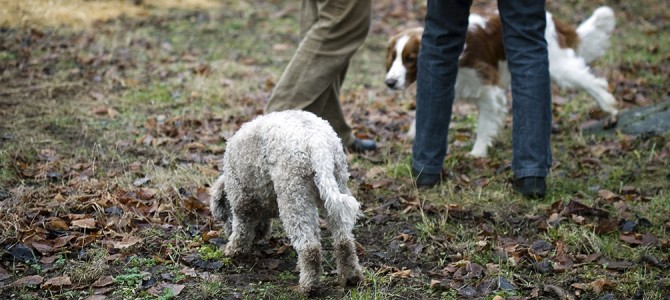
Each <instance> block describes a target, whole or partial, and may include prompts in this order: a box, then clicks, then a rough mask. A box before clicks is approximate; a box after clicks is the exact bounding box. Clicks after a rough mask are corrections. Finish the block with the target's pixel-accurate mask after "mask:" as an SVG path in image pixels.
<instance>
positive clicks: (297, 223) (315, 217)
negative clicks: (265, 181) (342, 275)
mask: <svg viewBox="0 0 670 300" xmlns="http://www.w3.org/2000/svg"><path fill="white" fill-rule="evenodd" d="M286 173H287V174H294V173H292V172H288V171H287V172H286ZM273 181H274V182H282V183H283V184H282V185H281V188H282V190H277V191H276V192H277V207H278V208H279V217H280V219H281V221H282V224H283V225H284V231H286V234H287V235H288V236H289V238H290V239H291V244H292V245H293V248H294V249H295V251H296V252H297V253H298V268H299V269H300V280H299V283H300V290H301V291H302V292H303V293H306V294H309V293H311V292H313V291H314V290H315V288H317V287H318V285H319V281H320V278H321V273H322V272H323V269H322V267H321V260H322V254H321V242H320V236H321V229H320V227H319V213H318V211H317V206H316V205H317V201H318V195H319V193H318V191H316V187H315V186H314V185H312V184H309V183H306V182H305V181H304V178H300V177H294V178H286V177H284V178H281V179H279V180H278V179H276V177H275V178H273Z"/></svg>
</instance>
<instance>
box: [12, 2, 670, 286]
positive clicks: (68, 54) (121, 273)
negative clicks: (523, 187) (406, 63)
mask: <svg viewBox="0 0 670 300" xmlns="http://www.w3.org/2000/svg"><path fill="white" fill-rule="evenodd" d="M109 1H112V0H109ZM114 1H115V0H114ZM29 2H30V1H29ZM33 2H34V1H33ZM97 2H106V1H102V0H100V1H84V3H89V4H90V3H93V4H94V3H97ZM120 2H122V3H123V4H124V5H136V6H137V7H135V9H136V10H128V11H133V12H136V13H128V12H125V15H119V16H117V17H105V18H104V19H105V20H103V21H95V20H91V19H90V18H88V19H85V20H86V22H79V21H81V20H84V19H81V18H80V19H77V20H79V21H78V23H75V24H72V23H68V22H67V20H68V19H67V18H65V19H64V20H60V21H62V22H61V23H58V22H59V19H56V18H55V17H53V16H52V15H49V16H51V17H49V18H48V20H49V22H41V21H39V20H40V19H39V15H37V16H33V15H30V16H29V15H28V14H27V13H26V11H23V10H19V11H11V10H8V9H10V8H12V6H3V7H5V8H4V10H3V11H2V15H3V16H13V19H12V18H5V19H4V20H8V21H7V22H4V21H3V23H1V26H2V28H0V87H1V88H0V211H1V212H0V299H45V298H48V299H105V298H106V299H170V298H177V297H179V298H183V299H262V298H271V299H275V298H279V299H295V298H300V297H302V295H300V294H299V293H298V292H297V290H296V286H297V279H298V272H297V270H296V269H295V263H296V255H295V252H294V250H293V249H292V248H291V247H290V245H289V241H288V239H287V237H286V236H285V234H284V233H283V231H282V229H281V226H275V229H274V231H273V237H272V238H271V239H270V240H269V241H266V242H263V243H261V244H259V245H258V247H257V251H255V252H254V253H253V254H251V255H248V256H246V257H241V258H229V257H225V256H224V255H223V254H222V245H224V244H225V242H226V241H225V239H224V238H222V237H221V227H220V225H221V224H220V222H218V221H217V220H214V219H213V218H212V217H211V215H210V213H209V211H208V192H207V188H208V186H209V184H211V183H212V182H213V180H214V179H215V178H216V176H218V173H219V166H218V161H219V159H220V158H221V157H222V154H223V152H224V151H225V145H226V143H225V141H226V139H227V138H229V137H230V136H231V135H232V134H233V133H234V132H235V130H237V128H239V126H240V124H242V123H243V122H245V121H247V120H250V119H251V118H253V117H254V116H255V115H258V114H260V113H262V109H263V106H264V104H265V103H266V101H267V98H268V96H269V94H270V92H271V90H272V87H273V86H274V83H275V82H276V81H277V79H278V77H279V75H280V74H281V71H282V70H283V68H284V67H285V66H286V64H287V63H288V60H289V59H290V57H291V55H292V53H293V50H294V49H295V47H296V45H297V43H298V41H299V37H298V32H299V30H298V18H299V12H298V10H299V1H278V0H277V1H262V0H253V1H245V2H242V1H225V0H224V1H221V2H219V5H215V6H209V5H210V4H211V3H210V2H211V1H201V2H207V3H208V6H206V7H197V6H195V7H188V6H184V7H182V6H170V7H162V6H160V5H158V4H156V3H160V2H156V1H120ZM184 2H188V1H184ZM373 2H374V4H373V5H374V12H373V25H372V29H371V31H370V36H369V37H368V39H367V41H366V43H365V44H364V45H363V47H362V48H361V49H360V51H359V52H358V53H357V54H356V56H355V57H354V59H353V61H352V64H351V66H350V69H349V74H348V77H347V80H346V83H345V85H344V87H343V93H342V103H343V106H344V110H345V113H346V116H347V118H348V119H349V120H350V121H351V124H352V126H353V127H354V128H355V130H356V131H357V133H358V134H359V135H360V136H361V137H374V138H376V139H377V140H378V141H379V146H380V150H379V151H377V152H374V153H368V154H364V155H359V154H350V155H349V156H348V160H349V163H350V172H351V181H350V187H351V188H352V191H353V192H354V194H355V196H356V197H357V199H358V200H359V201H360V202H361V204H362V207H363V210H364V216H363V217H362V218H361V219H360V220H359V222H358V224H357V226H356V229H355V235H356V238H357V241H358V254H359V257H360V260H361V263H362V265H363V266H364V268H365V278H364V280H363V282H362V283H361V284H360V285H359V286H357V287H353V288H346V289H343V288H340V287H338V286H337V284H336V278H335V274H334V270H333V267H334V264H333V261H332V259H331V258H332V257H331V256H332V246H331V245H330V244H329V241H330V239H329V236H328V235H329V233H328V230H327V228H325V226H324V230H323V231H322V233H323V239H324V243H323V245H324V248H325V250H326V255H325V258H326V259H325V261H324V269H325V271H326V272H325V274H324V276H323V282H324V285H323V289H322V290H321V291H320V293H319V294H317V295H316V297H317V298H326V299H339V298H348V299H386V298H408V299H433V298H435V299H438V298H441V299H462V298H474V299H555V298H559V299H669V297H670V279H669V278H670V273H669V272H668V267H669V266H670V242H669V240H668V236H669V235H668V231H669V230H670V217H669V216H670V196H669V195H668V186H669V184H668V183H669V182H670V166H669V165H668V158H669V157H670V135H669V134H668V133H665V134H642V135H638V136H631V135H626V134H623V133H620V132H618V133H617V132H614V133H612V134H608V135H591V134H586V133H583V132H582V128H584V127H586V126H589V125H592V124H593V123H595V122H597V120H598V119H600V118H602V117H603V114H602V112H600V111H599V110H598V108H597V106H596V105H595V102H594V101H592V99H591V98H590V97H589V96H588V95H586V94H585V93H583V92H576V91H565V90H559V89H555V90H554V91H553V92H554V99H553V100H554V107H553V112H554V128H553V129H554V130H553V136H552V143H553V153H554V165H553V167H552V171H551V174H550V176H549V178H548V185H549V193H548V196H547V197H546V199H544V200H527V199H524V198H522V197H520V196H518V195H517V194H515V193H514V192H513V191H512V188H511V185H510V179H511V178H512V174H511V171H510V170H509V163H510V159H511V151H510V144H511V143H510V141H511V132H510V126H509V125H510V124H511V121H512V120H511V119H508V120H507V126H506V129H505V130H504V132H503V134H502V135H501V136H500V137H499V138H498V139H497V140H496V143H495V145H494V147H493V149H492V151H491V157H490V158H486V159H473V158H470V157H468V156H466V153H467V152H468V151H469V149H470V147H471V146H472V143H473V134H474V128H475V126H476V123H475V119H476V111H475V110H474V109H473V108H472V107H468V106H458V107H456V108H455V113H454V121H453V123H452V130H451V133H450V153H449V155H448V156H447V159H446V161H445V165H444V167H445V170H447V171H448V173H449V177H448V178H447V180H446V181H445V182H444V183H443V184H442V185H440V186H438V187H436V188H432V189H417V188H416V187H415V186H414V185H413V183H412V179H411V178H410V175H409V167H410V156H411V143H410V142H409V141H407V140H406V139H405V136H404V132H405V131H406V130H407V129H408V127H409V123H410V120H411V116H412V107H413V104H412V103H413V99H414V92H413V89H410V90H408V91H406V92H403V93H398V92H390V91H387V90H386V89H385V88H384V84H383V76H384V52H385V49H386V45H385V42H386V40H387V38H388V37H389V36H390V35H391V34H393V33H395V32H397V31H398V30H400V29H402V28H406V27H409V26H414V25H420V24H421V16H422V12H423V10H424V9H425V8H423V7H422V5H421V4H420V3H423V2H418V1H395V0H383V1H381V0H380V1H373ZM665 2H666V1H661V0H642V1H583V0H571V1H560V2H559V1H551V2H550V3H549V5H548V8H549V9H550V10H551V11H552V12H553V13H554V14H555V16H557V17H559V18H562V19H563V20H566V21H568V22H572V23H573V24H577V23H578V22H579V21H581V20H584V19H585V18H586V17H588V15H589V14H590V12H591V11H592V10H593V9H594V8H595V7H597V6H599V5H609V6H611V7H612V8H613V9H614V11H615V12H616V16H617V21H618V24H617V29H616V31H615V33H614V36H613V38H612V46H611V47H610V49H609V51H608V52H607V55H606V56H605V57H603V58H601V59H599V60H598V61H597V62H596V63H595V64H594V65H593V70H594V72H596V73H598V74H600V75H602V76H604V77H606V78H607V79H608V81H609V83H610V90H611V91H612V92H613V93H614V95H615V97H616V98H617V101H618V104H617V105H618V106H619V107H620V108H622V109H624V110H625V109H637V108H640V107H643V106H648V105H652V104H658V103H663V102H667V101H668V100H669V97H670V92H669V89H668V86H670V80H669V77H668V74H670V25H669V24H670V22H668V21H670V9H668V8H667V3H665ZM17 3H18V2H17ZM91 11H96V10H91ZM21 14H26V16H27V17H21V18H19V17H17V16H22V15H21ZM82 15H86V16H89V17H91V18H92V17H93V15H88V14H82ZM11 20H15V23H12V22H11ZM54 22H55V23H54Z"/></svg>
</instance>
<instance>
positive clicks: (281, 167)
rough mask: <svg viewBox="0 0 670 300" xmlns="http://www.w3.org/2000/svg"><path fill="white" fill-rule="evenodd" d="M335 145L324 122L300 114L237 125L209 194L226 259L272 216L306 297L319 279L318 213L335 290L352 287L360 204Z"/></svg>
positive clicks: (263, 232) (261, 233)
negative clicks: (328, 239) (330, 247)
mask: <svg viewBox="0 0 670 300" xmlns="http://www.w3.org/2000/svg"><path fill="white" fill-rule="evenodd" d="M348 179H349V172H348V169H347V160H346V156H345V154H344V150H343V148H342V143H341V141H340V139H339V138H338V137H337V135H336V134H335V131H333V129H332V128H331V126H330V124H328V122H326V121H325V120H323V119H321V118H319V117H317V116H315V115H314V114H312V113H309V112H305V111H282V112H274V113H270V114H268V115H264V116H259V117H257V118H256V119H254V120H252V121H250V122H248V123H246V124H243V125H242V127H241V128H240V130H239V131H238V132H237V133H235V135H234V136H233V137H232V138H231V139H230V140H229V141H228V143H227V145H226V152H225V154H224V156H223V172H222V174H221V176H220V177H219V178H218V179H217V180H216V182H215V183H214V185H213V186H212V188H211V195H212V196H211V197H212V198H211V204H210V205H211V211H212V214H213V215H214V216H215V217H216V218H219V219H221V220H223V221H224V233H225V234H226V235H227V236H229V241H228V244H227V245H226V248H225V254H226V255H229V256H234V255H238V254H243V253H247V252H249V251H250V250H251V247H252V245H253V243H254V241H257V240H260V239H263V238H267V237H269V235H270V232H271V218H276V217H279V218H280V219H281V222H282V224H283V225H284V230H285V231H286V233H287V234H288V236H289V238H290V239H291V243H292V245H293V247H294V248H295V250H296V252H297V253H298V267H299V268H300V281H299V283H300V289H301V291H303V292H306V293H310V292H312V291H314V290H315V288H316V287H317V286H318V284H319V279H320V276H321V273H322V267H321V260H322V254H321V242H320V228H319V212H318V210H319V209H322V210H323V209H324V208H325V212H326V220H327V223H328V227H329V229H330V231H331V232H332V235H333V244H334V248H335V253H334V257H335V260H336V264H337V272H338V277H339V282H340V284H341V285H351V284H356V283H358V282H359V281H360V280H361V278H362V270H361V267H360V265H359V264H358V257H357V256H356V248H355V244H354V236H353V233H352V230H353V228H354V223H355V222H356V218H357V217H358V215H359V213H360V205H359V203H358V201H356V198H354V197H353V196H352V195H351V191H350V190H349V188H348V187H347V180H348Z"/></svg>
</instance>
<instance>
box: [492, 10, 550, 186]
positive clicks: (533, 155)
mask: <svg viewBox="0 0 670 300" xmlns="http://www.w3.org/2000/svg"><path fill="white" fill-rule="evenodd" d="M498 9H499V11H500V16H501V20H502V23H503V42H504V46H505V54H506V56H507V60H508V66H509V69H510V73H511V75H512V99H513V101H512V116H513V125H512V148H513V149H512V155H513V158H512V170H513V171H514V175H515V177H516V178H517V182H521V183H522V186H523V182H525V181H531V180H524V179H523V178H541V179H542V180H541V181H542V183H544V177H546V176H547V174H548V172H549V168H550V167H551V147H550V137H551V121H552V115H551V89H550V77H549V59H548V55H547V42H546V40H545V27H546V16H545V14H546V12H545V3H544V1H534V0H500V1H498ZM532 181H533V182H536V180H532ZM533 186H536V184H533ZM518 190H519V191H520V192H521V193H522V194H524V195H526V193H525V192H524V189H523V187H522V188H521V189H518ZM533 190H535V191H534V192H532V193H533V194H537V196H540V195H539V194H541V196H544V191H541V193H540V192H539V191H537V189H533Z"/></svg>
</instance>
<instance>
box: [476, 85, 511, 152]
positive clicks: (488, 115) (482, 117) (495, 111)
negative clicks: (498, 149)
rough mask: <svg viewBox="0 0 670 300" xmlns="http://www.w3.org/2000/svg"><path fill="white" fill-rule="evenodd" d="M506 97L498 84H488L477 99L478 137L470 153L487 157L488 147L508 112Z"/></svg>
mask: <svg viewBox="0 0 670 300" xmlns="http://www.w3.org/2000/svg"><path fill="white" fill-rule="evenodd" d="M506 101H507V100H506V98H505V93H504V92H503V90H502V89H501V88H499V87H497V86H486V87H484V91H483V92H482V94H481V97H480V98H479V99H477V107H478V108H479V118H478V120H477V138H476V140H475V145H474V146H473V147H472V151H470V153H469V155H470V156H473V157H486V156H487V155H488V148H489V147H490V146H491V145H492V143H493V139H494V138H495V137H496V136H497V135H498V131H500V128H501V127H502V125H503V122H504V121H505V115H506V114H507V107H506Z"/></svg>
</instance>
